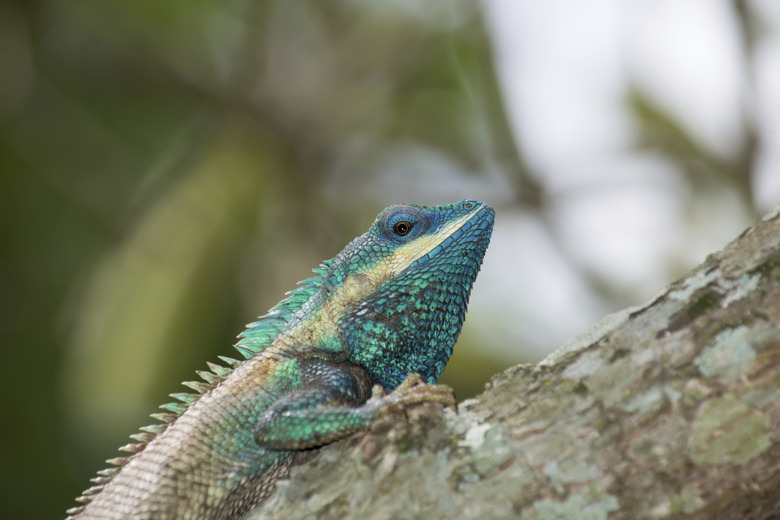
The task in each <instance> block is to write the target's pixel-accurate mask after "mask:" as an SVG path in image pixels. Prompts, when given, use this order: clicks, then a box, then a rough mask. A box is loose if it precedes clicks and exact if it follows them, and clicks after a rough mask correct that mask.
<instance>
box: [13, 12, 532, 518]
mask: <svg viewBox="0 0 780 520" xmlns="http://www.w3.org/2000/svg"><path fill="white" fill-rule="evenodd" d="M0 78H2V80H0V81H2V85H1V86H0V88H1V89H2V95H1V96H0V215H2V217H1V218H2V221H3V223H4V225H3V226H2V244H3V245H2V255H0V262H1V264H0V283H1V284H2V307H3V312H2V315H0V320H2V322H1V325H2V328H1V329H0V330H2V339H3V344H4V358H5V359H4V361H5V363H4V365H5V370H4V374H5V375H4V377H3V382H2V384H3V386H4V392H3V393H4V396H6V399H4V406H3V416H4V423H5V425H6V426H5V427H4V428H3V429H2V433H0V435H1V436H2V443H3V455H2V456H1V457H0V503H2V510H3V514H4V516H6V517H7V518H56V517H58V516H63V514H64V513H63V512H64V509H65V508H67V507H70V506H71V505H73V502H72V500H73V497H74V496H76V495H77V494H78V492H79V491H80V490H81V489H83V488H84V487H85V484H86V480H87V479H88V478H89V477H91V476H92V475H94V471H95V470H96V469H98V468H100V467H101V466H102V465H103V462H102V460H103V459H105V458H107V457H109V456H114V455H113V454H114V453H115V449H116V447H117V446H119V445H120V444H123V443H125V442H126V440H127V435H128V434H129V433H131V432H133V431H135V429H136V428H137V427H138V426H140V425H142V424H145V423H147V422H150V420H149V419H148V417H147V416H148V414H149V413H150V412H151V411H153V410H154V408H155V406H156V405H157V404H159V403H162V402H165V401H167V400H168V398H167V397H166V394H168V393H170V392H174V391H179V390H180V386H179V382H180V381H182V380H188V379H192V378H193V377H194V370H196V369H201V368H204V365H205V361H206V360H214V359H215V357H216V355H218V354H222V355H232V354H233V352H232V349H231V338H233V337H234V336H235V335H236V334H237V333H238V332H239V331H240V330H241V329H242V328H243V323H245V322H248V321H250V320H252V319H253V318H254V316H256V315H257V314H260V313H262V312H264V310H265V309H267V308H268V307H270V306H271V305H273V304H274V303H275V302H276V301H278V300H279V299H281V297H282V296H283V293H284V291H286V290H290V289H292V288H293V287H294V284H295V282H296V281H297V280H298V279H302V278H306V277H308V276H309V272H310V271H309V270H310V269H311V268H312V267H314V266H316V265H317V264H318V263H319V262H320V261H321V260H323V259H325V258H328V257H330V256H332V255H334V254H335V253H337V252H338V251H339V249H340V248H341V247H343V246H344V245H345V244H346V243H347V242H348V241H349V240H350V239H351V238H353V237H354V236H356V235H357V234H359V233H361V232H363V231H364V230H365V228H367V226H368V225H369V223H370V222H371V220H372V219H373V217H374V216H375V215H376V213H377V212H378V211H379V210H380V209H381V208H382V206H383V205H384V204H385V203H386V202H387V201H386V199H387V198H391V197H393V196H394V194H395V195H397V196H398V197H401V198H402V199H405V200H408V201H415V200H416V201H420V202H422V201H427V202H449V201H450V198H451V197H450V196H448V195H447V194H446V193H445V194H443V195H439V194H436V193H430V192H425V191H424V190H420V189H419V188H417V189H416V187H415V186H408V185H403V184H401V185H398V186H396V185H394V180H393V178H389V181H388V183H386V184H384V186H385V187H389V189H390V190H391V192H394V193H382V191H383V189H377V188H375V187H374V188H372V186H376V178H375V176H376V175H379V173H377V172H378V171H380V170H381V168H378V167H377V165H383V164H387V163H388V161H390V159H388V157H389V156H388V150H389V149H392V148H393V147H400V148H419V149H429V150H439V152H437V153H439V154H442V155H444V154H446V157H447V158H448V159H447V160H448V161H452V163H451V164H453V165H456V166H457V167H458V168H459V169H460V170H461V171H462V172H465V173H464V174H463V175H466V176H468V175H469V174H468V172H469V171H474V170H477V169H479V168H480V167H481V166H482V165H483V164H484V163H485V161H486V160H487V159H488V158H490V160H496V159H495V158H496V157H498V158H499V159H500V160H501V161H502V162H503V163H504V164H505V165H508V166H509V167H511V168H518V167H519V164H520V163H519V159H518V157H517V154H516V151H515V149H514V145H513V144H512V138H511V135H510V133H509V132H508V129H507V124H506V120H505V119H504V116H503V113H504V111H503V108H502V106H501V101H500V97H499V96H498V91H497V86H496V83H495V76H494V73H493V70H492V66H491V62H490V58H489V46H488V43H487V38H486V35H485V32H484V29H483V26H482V24H481V21H480V18H479V13H478V12H477V11H476V9H475V7H473V6H469V5H468V4H467V3H466V2H455V3H452V2H431V3H430V4H429V5H425V6H417V5H416V4H415V3H405V4H404V5H400V6H389V5H384V4H382V3H379V2H350V1H341V2H327V3H322V2H313V1H312V2H281V1H248V0H230V1H227V2H225V1H219V2H217V1H211V0H199V1H197V2H192V1H188V2H181V1H178V2H177V1H174V2H153V1H148V0H142V1H134V2H113V1H109V2H106V1H102V0H101V1H97V0H83V1H81V2H66V1H58V0H41V1H36V2H28V1H22V0H18V1H15V2H5V3H3V4H2V5H0ZM458 165H459V166H458ZM457 181H458V179H457V178H455V179H451V182H457ZM399 183H400V181H399ZM448 191H449V192H451V193H456V192H457V189H456V190H455V191H454V192H453V191H452V190H448ZM483 366H484V367H485V368H484V369H483V371H482V373H480V374H478V377H481V379H477V380H473V378H472V382H471V383H465V386H462V388H465V389H466V390H465V391H463V390H462V391H461V393H462V394H465V393H467V392H469V393H472V394H473V393H475V392H476V391H477V390H479V388H480V387H481V384H482V383H483V382H484V380H485V379H486V378H487V375H488V374H489V373H492V372H494V371H495V370H496V369H497V367H498V366H500V365H498V364H497V363H494V364H492V365H491V363H489V362H488V363H487V364H483ZM467 375H468V374H467ZM471 375H472V376H473V373H472V374H471ZM474 381H476V382H474ZM453 382H454V383H455V384H458V383H457V379H456V380H454V381H453ZM469 385H470V386H469Z"/></svg>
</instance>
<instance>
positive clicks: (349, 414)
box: [254, 362, 455, 450]
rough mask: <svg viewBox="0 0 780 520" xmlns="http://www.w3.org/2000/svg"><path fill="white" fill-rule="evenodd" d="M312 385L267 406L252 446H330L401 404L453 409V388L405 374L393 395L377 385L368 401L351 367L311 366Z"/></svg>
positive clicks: (358, 372) (359, 372)
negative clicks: (441, 405) (434, 404)
mask: <svg viewBox="0 0 780 520" xmlns="http://www.w3.org/2000/svg"><path fill="white" fill-rule="evenodd" d="M306 368H307V371H312V372H314V373H316V374H317V377H316V378H315V379H313V381H312V385H311V386H308V387H305V388H302V389H299V390H296V391H294V392H292V393H291V394H289V395H288V396H286V397H284V398H282V399H280V400H279V401H278V402H277V403H276V404H274V405H273V406H272V407H271V408H269V409H268V410H267V411H266V412H265V413H264V414H263V416H262V417H261V418H260V419H259V420H258V421H257V424H256V425H255V432H254V433H255V442H257V444H258V445H259V446H262V447H263V448H267V449H272V450H301V449H306V448H313V447H317V446H322V445H324V444H329V443H331V442H334V441H336V440H339V439H342V438H344V437H347V436H349V435H351V434H353V433H355V432H358V431H365V430H368V429H369V427H370V426H371V423H372V422H373V421H374V419H376V418H377V417H379V416H381V415H384V414H386V413H390V412H393V411H398V410H400V411H402V410H403V408H404V407H405V406H409V405H413V404H418V403H423V402H435V403H441V404H444V405H445V406H448V407H451V408H455V397H454V395H453V393H452V390H451V389H450V388H449V387H447V386H445V385H428V384H425V383H423V382H422V379H421V378H420V376H419V375H418V374H411V375H409V376H408V377H407V378H406V379H405V380H404V381H403V383H401V384H400V385H399V386H398V387H397V388H396V389H395V390H394V391H393V392H391V393H389V394H388V393H385V392H384V390H383V389H382V387H381V386H379V385H376V386H375V387H374V389H373V392H372V395H371V398H370V399H368V384H367V383H368V382H369V381H370V376H368V374H367V373H366V372H365V371H364V370H363V369H361V368H360V367H357V366H354V365H333V364H329V363H325V362H312V363H310V364H309V366H307V367H306Z"/></svg>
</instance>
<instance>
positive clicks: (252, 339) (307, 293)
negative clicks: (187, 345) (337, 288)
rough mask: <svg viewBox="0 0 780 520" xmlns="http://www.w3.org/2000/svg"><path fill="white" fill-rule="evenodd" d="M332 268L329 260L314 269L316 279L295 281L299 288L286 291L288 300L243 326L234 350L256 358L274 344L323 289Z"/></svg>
mask: <svg viewBox="0 0 780 520" xmlns="http://www.w3.org/2000/svg"><path fill="white" fill-rule="evenodd" d="M332 265H333V261H332V260H326V261H325V262H323V263H322V265H320V266H319V267H317V268H316V269H313V271H314V272H315V273H316V274H317V276H312V277H311V278H308V279H306V280H302V281H300V282H298V284H299V285H300V287H298V288H297V289H295V290H293V291H289V292H287V293H286V296H287V298H285V299H284V300H282V301H281V302H279V303H278V304H276V306H275V307H273V308H272V309H271V310H270V311H269V312H268V314H266V315H265V316H261V317H260V318H259V319H258V320H257V321H255V322H253V323H250V324H248V325H247V326H246V327H247V328H246V330H244V332H242V333H241V334H239V335H238V337H239V341H238V343H236V350H238V351H239V352H240V353H241V355H242V356H244V359H249V358H251V357H254V356H256V355H257V354H259V353H260V352H262V351H263V350H265V349H266V347H268V345H270V344H271V343H273V341H274V339H276V337H277V336H279V334H280V333H281V332H282V330H283V329H284V327H285V326H286V325H287V323H288V322H289V321H290V318H292V316H293V314H295V313H296V312H297V311H298V310H299V309H300V308H301V307H302V306H303V304H304V303H306V302H307V301H308V300H309V298H311V297H312V295H314V293H316V292H317V291H318V290H319V289H320V287H322V283H323V280H324V277H325V275H326V274H327V273H328V271H329V270H330V267H331V266H332Z"/></svg>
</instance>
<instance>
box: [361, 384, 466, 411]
mask: <svg viewBox="0 0 780 520" xmlns="http://www.w3.org/2000/svg"><path fill="white" fill-rule="evenodd" d="M369 403H373V404H374V406H376V407H377V409H378V410H377V411H378V413H379V415H384V414H385V413H391V412H401V413H404V410H403V409H404V408H405V407H406V406H410V405H414V404H420V403H441V404H443V405H444V406H446V407H447V408H450V409H452V410H457V406H456V401H455V394H454V393H453V392H452V388H450V387H449V386H447V385H429V384H427V383H424V382H423V380H422V378H421V377H420V375H419V374H409V375H408V376H406V379H404V381H403V382H402V383H401V384H400V385H398V387H397V388H396V389H395V390H393V391H392V392H390V393H389V394H388V393H385V391H384V390H383V389H382V387H381V386H379V385H377V386H375V387H374V388H373V390H372V395H371V400H370V401H369Z"/></svg>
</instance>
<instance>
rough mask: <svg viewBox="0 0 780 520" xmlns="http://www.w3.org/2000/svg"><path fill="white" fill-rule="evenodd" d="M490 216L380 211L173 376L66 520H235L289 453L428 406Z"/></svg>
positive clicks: (465, 207) (441, 393)
mask: <svg viewBox="0 0 780 520" xmlns="http://www.w3.org/2000/svg"><path fill="white" fill-rule="evenodd" d="M494 217H495V212H494V211H493V209H492V208H490V207H489V206H488V205H486V204H484V203H482V202H478V201H474V200H464V201H461V202H458V203H455V204H450V205H443V206H432V207H427V206H419V205H411V204H399V205H394V206H390V207H388V208H386V209H385V210H383V211H382V212H381V213H380V214H379V215H378V216H377V218H376V219H375V221H374V222H373V224H372V225H371V226H370V228H369V230H368V231H367V232H366V233H364V234H363V235H361V236H359V237H357V238H355V239H354V240H353V241H352V242H350V243H349V244H348V245H347V246H346V247H345V248H344V249H343V250H342V251H341V252H340V253H339V254H337V255H336V256H335V257H334V258H332V259H330V260H326V261H324V262H322V264H321V265H320V266H319V267H317V268H315V269H313V272H314V274H315V276H313V277H311V278H308V279H306V280H303V281H302V282H299V287H298V288H297V289H295V290H293V291H290V292H288V293H287V294H286V296H287V297H286V299H284V300H282V301H281V302H280V303H278V304H277V305H276V306H274V307H273V308H272V309H271V310H270V311H269V312H268V313H267V314H266V315H264V316H261V317H260V318H258V319H257V321H255V322H253V323H250V324H248V325H247V328H246V329H245V330H244V331H243V332H242V333H241V334H240V335H239V336H238V342H237V343H236V344H235V348H236V349H237V350H238V352H239V353H240V354H241V355H242V356H243V358H244V359H243V360H238V359H233V358H229V357H222V356H220V358H221V359H222V360H223V362H224V363H225V364H224V365H223V364H216V363H208V366H209V370H203V371H198V372H197V373H198V375H199V376H200V377H201V378H202V379H203V381H189V382H184V383H183V384H184V385H186V386H188V387H189V388H191V389H193V390H194V391H195V393H174V394H171V396H172V397H173V398H175V399H177V401H178V402H173V403H168V404H164V405H162V406H161V408H162V409H164V410H165V412H163V413H157V414H152V417H154V418H156V419H158V420H160V421H161V422H160V423H158V424H154V425H151V426H146V427H143V428H141V431H140V432H139V433H137V434H135V435H131V438H133V439H134V440H135V441H136V442H133V443H130V444H127V445H125V446H123V447H122V448H120V450H122V451H125V452H129V453H130V455H128V456H125V457H117V458H114V459H109V460H108V461H107V462H108V463H109V464H112V465H113V467H109V468H108V469H105V470H102V471H99V472H98V476H97V477H95V478H93V479H92V481H93V482H94V483H95V485H94V486H92V487H91V488H89V489H87V490H86V491H84V493H83V494H82V496H80V497H79V498H78V499H77V500H78V501H80V502H82V504H81V505H79V506H76V507H73V508H71V509H69V510H68V511H67V514H68V515H69V516H68V520H88V519H104V520H118V519H134V520H142V519H155V520H163V519H164V520H173V519H176V520H189V519H203V520H207V519H214V520H233V519H237V518H240V517H241V516H243V515H244V513H246V512H247V511H248V510H249V509H251V508H252V507H253V506H254V505H256V504H257V503H259V502H260V501H261V500H263V499H264V498H265V497H266V496H267V495H268V494H269V493H270V492H271V491H272V490H273V489H274V484H275V482H276V480H278V479H279V478H282V477H283V476H285V475H286V474H287V471H288V469H289V467H290V465H291V463H292V461H293V459H294V457H295V455H296V453H300V452H301V451H302V450H307V449H310V448H317V447H320V446H323V445H326V444H328V443H331V442H334V441H336V440H339V439H342V438H345V437H347V436H350V435H352V434H354V433H356V432H360V431H366V430H368V429H370V426H371V424H372V423H373V422H374V420H375V419H376V418H377V417H379V416H382V415H384V414H386V413H389V412H391V411H393V410H398V409H399V407H400V408H401V409H403V407H405V406H408V405H412V404H416V403H422V402H434V403H442V404H443V405H446V406H449V407H452V408H454V407H455V400H454V395H453V393H452V390H451V389H450V388H449V387H447V386H446V385H441V384H436V383H437V381H438V378H439V375H440V374H441V372H442V371H443V370H444V367H445V365H446V364H447V362H448V360H449V358H450V356H451V354H452V351H453V346H454V344H455V341H456V339H457V337H458V335H459V334H460V330H461V326H462V324H463V320H464V318H465V314H466V307H467V305H468V300H469V295H470V293H471V288H472V286H473V283H474V280H475V279H476V276H477V273H478V271H479V269H480V266H481V264H482V259H483V257H484V255H485V251H486V249H487V247H488V243H489V241H490V237H491V234H492V231H493V222H494Z"/></svg>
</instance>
